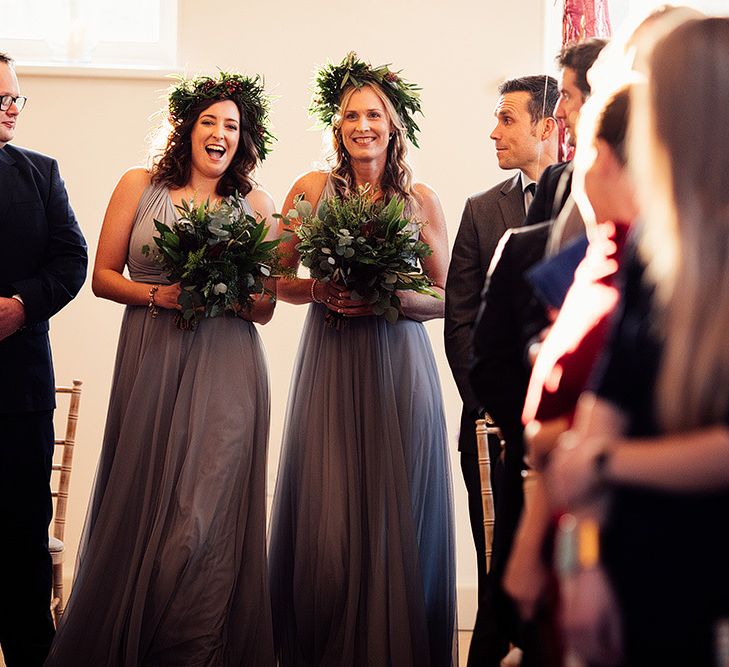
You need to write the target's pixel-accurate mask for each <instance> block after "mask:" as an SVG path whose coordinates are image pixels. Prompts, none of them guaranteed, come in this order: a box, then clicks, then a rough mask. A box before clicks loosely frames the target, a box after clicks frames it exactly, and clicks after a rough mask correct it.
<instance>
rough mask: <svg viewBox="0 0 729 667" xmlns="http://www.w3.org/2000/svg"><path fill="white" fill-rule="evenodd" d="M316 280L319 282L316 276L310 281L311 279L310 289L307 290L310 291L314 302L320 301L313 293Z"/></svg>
mask: <svg viewBox="0 0 729 667" xmlns="http://www.w3.org/2000/svg"><path fill="white" fill-rule="evenodd" d="M318 282H319V281H318V280H317V279H316V278H314V280H312V281H311V289H310V290H309V291H310V292H311V300H312V301H313V302H314V303H321V300H319V299H317V298H316V294H314V287H316V284H317V283H318Z"/></svg>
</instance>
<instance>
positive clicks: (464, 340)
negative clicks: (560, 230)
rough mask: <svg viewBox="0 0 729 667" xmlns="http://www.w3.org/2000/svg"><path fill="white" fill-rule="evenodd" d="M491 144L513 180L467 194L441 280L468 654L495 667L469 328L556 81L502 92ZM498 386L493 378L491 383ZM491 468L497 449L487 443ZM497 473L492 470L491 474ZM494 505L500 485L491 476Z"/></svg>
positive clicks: (524, 187) (533, 159) (522, 198)
mask: <svg viewBox="0 0 729 667" xmlns="http://www.w3.org/2000/svg"><path fill="white" fill-rule="evenodd" d="M499 94H500V97H499V100H498V103H497V105H496V110H495V112H494V115H495V116H496V119H497V122H496V127H495V128H494V130H493V132H492V133H491V135H490V137H491V139H492V140H493V141H494V144H495V148H496V155H497V159H498V161H499V167H501V168H502V169H516V170H518V171H517V173H516V174H515V175H514V176H512V177H511V178H508V179H507V180H505V181H503V182H502V183H499V184H498V185H495V186H494V187H493V188H491V189H490V190H486V191H485V192H481V193H479V194H476V195H472V196H471V197H469V198H468V199H467V200H466V205H465V208H464V211H463V216H462V218H461V224H460V226H459V228H458V233H457V235H456V240H455V242H454V244H453V252H452V256H451V263H450V266H449V269H448V279H447V281H446V306H445V310H446V312H445V349H446V354H447V356H448V362H449V364H450V367H451V371H452V373H453V377H454V378H455V381H456V385H457V386H458V391H459V393H460V395H461V399H462V400H463V410H462V412H461V427H460V435H459V438H458V449H459V451H460V452H461V470H462V472H463V478H464V481H465V483H466V489H467V490H468V508H469V515H470V520H471V531H472V533H473V540H474V543H475V546H476V558H477V563H478V591H479V612H478V616H477V621H476V627H475V628H474V634H473V637H472V640H471V648H470V650H469V656H468V664H469V665H476V664H478V665H487V666H488V665H498V664H499V662H500V660H501V658H502V657H503V656H504V655H505V654H506V652H507V651H508V644H509V640H510V639H512V637H509V636H508V635H509V634H510V633H509V632H508V631H507V629H506V628H503V627H502V626H501V623H500V618H499V617H500V616H501V614H498V613H495V612H492V611H491V607H492V604H491V602H490V596H489V595H488V590H487V589H488V585H487V583H488V582H487V575H486V557H485V539H484V530H483V512H482V508H481V485H480V480H479V470H478V452H477V448H476V435H475V430H474V428H475V426H474V422H475V420H476V419H478V417H479V416H480V406H479V404H478V400H477V399H476V397H475V394H474V393H473V390H472V389H471V385H470V383H469V379H468V371H469V364H470V356H471V329H472V327H473V323H474V321H475V320H476V316H477V314H478V310H479V306H480V302H481V300H480V294H481V289H482V288H483V285H484V281H485V278H486V274H487V271H488V268H489V264H490V262H491V259H492V256H493V254H494V251H495V249H496V246H497V244H498V242H499V239H500V238H501V236H502V235H503V234H504V232H505V231H506V230H507V229H509V228H512V227H519V226H521V225H522V224H523V222H524V218H525V215H526V209H527V208H528V206H529V203H530V202H531V199H532V197H533V195H534V184H535V183H536V181H538V180H539V177H540V176H541V174H542V171H544V169H545V167H547V166H548V165H551V164H553V163H555V162H556V161H557V142H558V131H557V123H556V121H555V119H554V117H553V115H552V114H553V110H554V108H555V105H556V103H557V99H558V97H559V93H558V89H557V82H556V81H555V80H554V79H553V78H552V77H548V76H546V75H544V76H526V77H522V78H518V79H511V80H509V81H506V82H504V83H503V84H502V85H501V86H500V87H499ZM494 382H498V378H495V379H494ZM489 449H490V450H491V454H492V461H495V460H496V457H497V456H498V443H491V442H490V443H489ZM492 470H494V472H497V469H496V466H493V467H492ZM494 482H495V483H494V496H495V498H494V499H495V502H496V503H498V479H497V476H495V477H494Z"/></svg>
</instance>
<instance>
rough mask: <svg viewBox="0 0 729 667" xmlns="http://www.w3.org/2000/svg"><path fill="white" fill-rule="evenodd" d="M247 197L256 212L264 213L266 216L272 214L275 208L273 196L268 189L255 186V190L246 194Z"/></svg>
mask: <svg viewBox="0 0 729 667" xmlns="http://www.w3.org/2000/svg"><path fill="white" fill-rule="evenodd" d="M246 199H247V200H248V203H249V204H250V205H251V208H252V209H253V210H254V211H255V212H257V213H260V214H261V215H263V216H264V217H265V216H268V215H271V214H272V213H273V212H274V210H275V208H274V204H273V198H272V197H271V195H270V194H269V193H268V192H267V191H266V190H264V189H262V188H254V189H253V190H251V191H250V192H249V193H248V195H247V196H246Z"/></svg>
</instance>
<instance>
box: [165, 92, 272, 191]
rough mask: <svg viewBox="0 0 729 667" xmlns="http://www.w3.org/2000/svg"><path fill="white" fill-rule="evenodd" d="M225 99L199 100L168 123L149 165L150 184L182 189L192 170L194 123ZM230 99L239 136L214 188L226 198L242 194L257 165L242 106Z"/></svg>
mask: <svg viewBox="0 0 729 667" xmlns="http://www.w3.org/2000/svg"><path fill="white" fill-rule="evenodd" d="M225 99H230V98H222V99H219V100H210V99H207V100H200V102H199V103H197V104H194V105H192V106H191V107H190V109H189V111H188V113H187V114H186V116H185V117H184V118H183V119H182V120H181V121H180V122H179V123H176V124H174V125H173V126H172V131H171V132H170V134H169V136H168V137H167V145H166V146H165V149H164V151H163V152H162V154H161V156H160V157H159V158H158V159H157V160H155V162H154V164H153V165H152V169H151V174H152V182H153V183H159V184H163V185H166V186H167V187H171V188H182V187H184V186H185V185H187V183H188V182H189V180H190V174H191V171H192V154H191V153H192V148H191V137H192V130H193V128H194V127H195V123H197V121H198V118H199V117H200V114H201V113H202V112H203V111H205V109H208V108H209V107H211V106H212V105H213V104H215V103H217V102H221V101H224V100H225ZM231 101H232V102H234V103H235V105H236V107H238V113H239V114H240V139H239V140H238V148H237V150H236V151H235V155H234V156H233V159H232V160H231V163H230V165H228V168H227V169H226V170H225V173H224V174H223V175H222V176H221V178H220V180H219V181H218V184H217V186H216V188H215V191H216V193H217V194H219V195H220V196H221V197H229V196H230V195H232V194H233V193H234V192H236V191H237V192H239V193H240V194H241V195H243V196H244V197H245V196H246V195H247V194H248V193H249V192H250V191H251V190H252V189H253V187H254V185H255V182H254V180H253V178H252V177H251V173H252V172H253V170H254V169H255V168H256V165H257V164H258V161H259V160H258V152H257V151H256V145H255V143H254V141H253V138H252V137H251V132H250V129H251V128H249V127H248V126H247V121H246V115H245V113H244V112H243V109H242V108H241V106H240V105H239V104H238V103H237V102H236V101H235V100H231Z"/></svg>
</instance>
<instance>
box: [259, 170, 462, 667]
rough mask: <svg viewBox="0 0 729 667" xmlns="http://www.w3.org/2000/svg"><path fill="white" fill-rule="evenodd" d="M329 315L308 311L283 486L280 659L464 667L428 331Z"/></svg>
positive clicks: (278, 544)
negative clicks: (334, 323) (337, 324)
mask: <svg viewBox="0 0 729 667" xmlns="http://www.w3.org/2000/svg"><path fill="white" fill-rule="evenodd" d="M332 194H333V187H332V184H331V180H330V181H329V182H328V184H327V186H326V188H325V190H324V192H323V194H322V198H325V197H328V196H331V195H332ZM325 313H326V309H325V307H324V306H322V305H320V304H312V305H311V306H309V311H308V314H307V317H306V321H305V324H304V330H303V333H302V336H301V341H300V344H299V349H298V355H297V360H296V363H295V367H294V371H293V377H292V381H291V389H290V395H289V403H288V409H287V415H286V424H285V429H284V436H283V447H282V452H281V461H280V466H279V471H278V479H277V482H276V491H275V497H274V506H273V515H272V519H271V537H270V545H269V572H270V586H271V597H272V610H273V618H274V637H275V642H276V651H277V657H278V658H279V660H280V664H281V665H282V666H283V667H288V666H289V665H322V666H335V665H336V666H340V665H361V666H364V665H377V666H387V665H394V666H396V667H407V666H410V665H417V666H419V667H426V666H427V665H451V664H454V662H455V664H457V656H456V654H457V642H456V623H455V618H456V595H455V588H456V586H455V583H456V582H455V557H454V537H453V523H452V522H453V513H452V495H451V477H450V468H449V457H448V451H447V438H446V430H445V420H444V415H443V405H442V396H441V389H440V382H439V379H438V371H437V368H436V364H435V360H434V358H433V353H432V350H431V347H430V342H429V340H428V336H427V334H426V331H425V328H424V327H423V325H422V324H421V323H419V322H415V321H413V320H408V319H400V320H399V321H398V322H397V323H396V324H388V323H387V322H386V321H385V319H384V318H381V317H360V318H352V319H351V320H349V321H348V323H347V325H346V326H345V327H344V328H342V329H341V330H339V331H338V330H335V329H332V328H329V327H328V326H327V324H326V323H325V321H324V315H325Z"/></svg>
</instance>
